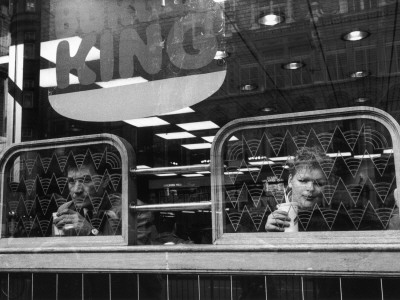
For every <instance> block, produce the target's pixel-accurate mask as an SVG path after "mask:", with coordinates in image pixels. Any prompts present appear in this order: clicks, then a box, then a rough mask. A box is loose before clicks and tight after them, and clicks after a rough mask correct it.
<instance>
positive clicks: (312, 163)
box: [289, 146, 332, 175]
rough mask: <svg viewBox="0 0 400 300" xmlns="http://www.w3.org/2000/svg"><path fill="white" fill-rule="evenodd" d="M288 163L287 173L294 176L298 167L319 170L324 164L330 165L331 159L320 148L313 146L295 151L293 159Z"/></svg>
mask: <svg viewBox="0 0 400 300" xmlns="http://www.w3.org/2000/svg"><path fill="white" fill-rule="evenodd" d="M289 163H290V167H289V171H290V173H291V174H292V175H294V174H295V173H296V169H297V168H298V167H299V166H307V167H309V168H311V169H321V168H322V166H323V165H324V164H327V163H332V159H331V158H330V157H329V156H327V155H326V154H325V152H324V151H323V150H322V148H321V147H318V146H313V147H303V148H301V149H299V150H297V151H296V153H295V155H294V157H293V159H292V160H291V161H290V162H289Z"/></svg>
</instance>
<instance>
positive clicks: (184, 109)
mask: <svg viewBox="0 0 400 300" xmlns="http://www.w3.org/2000/svg"><path fill="white" fill-rule="evenodd" d="M192 112H194V110H193V109H191V108H190V107H185V108H182V109H178V110H174V111H171V112H169V113H165V114H162V115H161V116H167V115H179V114H188V113H192Z"/></svg>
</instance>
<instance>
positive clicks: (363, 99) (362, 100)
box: [355, 97, 369, 103]
mask: <svg viewBox="0 0 400 300" xmlns="http://www.w3.org/2000/svg"><path fill="white" fill-rule="evenodd" d="M355 101H356V102H357V103H365V102H367V101H369V99H368V98H366V97H359V98H357V99H356V100H355Z"/></svg>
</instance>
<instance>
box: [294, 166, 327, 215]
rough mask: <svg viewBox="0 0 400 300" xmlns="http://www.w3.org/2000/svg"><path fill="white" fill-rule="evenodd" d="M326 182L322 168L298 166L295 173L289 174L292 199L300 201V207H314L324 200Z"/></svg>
mask: <svg viewBox="0 0 400 300" xmlns="http://www.w3.org/2000/svg"><path fill="white" fill-rule="evenodd" d="M326 183H327V182H326V177H325V174H324V172H323V171H322V170H321V169H320V168H312V167H309V166H307V165H304V166H298V167H297V168H296V173H295V175H293V176H292V175H289V180H288V186H289V188H291V189H292V201H294V202H298V203H299V206H300V208H303V209H310V208H313V207H314V205H315V204H316V203H320V202H321V201H322V197H323V196H322V190H323V188H324V186H325V185H326Z"/></svg>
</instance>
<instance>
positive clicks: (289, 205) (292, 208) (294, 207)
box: [276, 202, 299, 232]
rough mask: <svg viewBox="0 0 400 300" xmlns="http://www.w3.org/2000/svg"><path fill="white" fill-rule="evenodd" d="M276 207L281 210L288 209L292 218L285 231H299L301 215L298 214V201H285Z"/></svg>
mask: <svg viewBox="0 0 400 300" xmlns="http://www.w3.org/2000/svg"><path fill="white" fill-rule="evenodd" d="M276 208H277V209H278V210H281V211H286V212H287V213H288V217H289V218H290V226H289V227H285V232H297V231H299V217H298V216H297V213H298V211H299V204H298V203H297V202H285V203H281V204H278V205H277V206H276Z"/></svg>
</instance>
